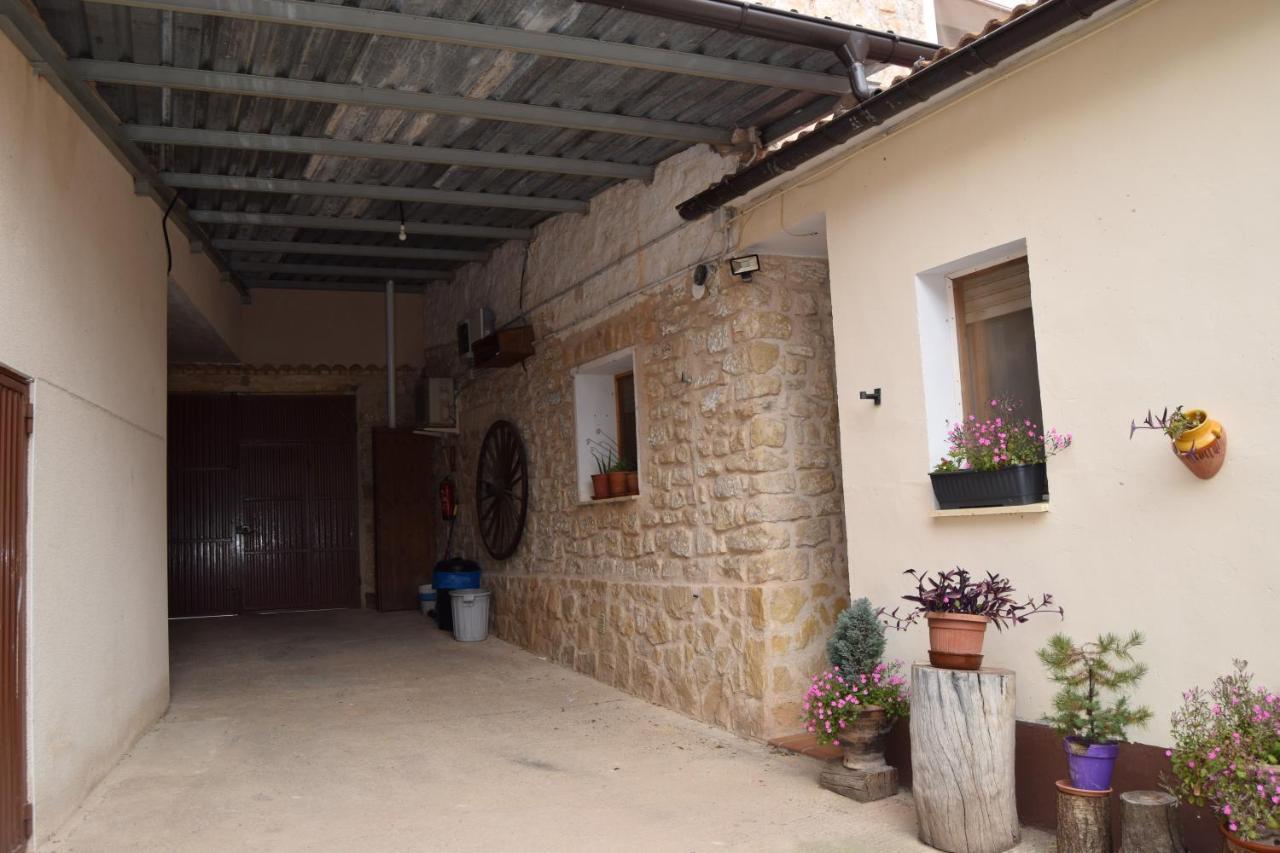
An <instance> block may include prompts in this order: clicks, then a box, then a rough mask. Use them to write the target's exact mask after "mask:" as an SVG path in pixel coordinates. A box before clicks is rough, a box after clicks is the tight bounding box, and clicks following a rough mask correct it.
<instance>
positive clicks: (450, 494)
mask: <svg viewBox="0 0 1280 853" xmlns="http://www.w3.org/2000/svg"><path fill="white" fill-rule="evenodd" d="M440 517H441V518H442V519H444V520H445V521H453V520H454V519H455V518H457V517H458V492H457V489H456V488H454V485H453V480H452V479H451V478H449V477H445V478H444V479H443V480H441V481H440Z"/></svg>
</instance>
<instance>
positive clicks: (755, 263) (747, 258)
mask: <svg viewBox="0 0 1280 853" xmlns="http://www.w3.org/2000/svg"><path fill="white" fill-rule="evenodd" d="M758 269H760V256H759V255H744V256H742V257H741V258H732V259H730V261H729V272H731V273H733V274H734V275H736V276H738V278H740V279H742V280H743V281H751V274H752V273H753V272H755V271H757V270H758Z"/></svg>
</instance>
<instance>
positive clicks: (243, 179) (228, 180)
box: [160, 172, 591, 213]
mask: <svg viewBox="0 0 1280 853" xmlns="http://www.w3.org/2000/svg"><path fill="white" fill-rule="evenodd" d="M160 180H162V181H164V182H165V184H166V185H168V186H171V187H181V188H183V189H191V190H223V191H229V192H243V193H280V194H284V195H310V196H338V197H345V198H371V199H378V200H380V201H407V202H412V203H414V204H452V205H460V206H463V207H486V208H492V207H502V208H511V209H514V210H545V211H549V212H551V213H586V212H587V211H588V210H590V209H591V206H590V205H589V204H587V203H586V202H585V201H574V200H573V199H567V198H546V197H541V196H525V195H503V194H501V193H474V192H462V191H459V190H433V189H419V188H417V187H393V186H386V185H382V184H343V183H335V182H330V181H297V180H289V179H284V178H251V177H247V176H239V175H198V174H189V173H185V172H161V173H160Z"/></svg>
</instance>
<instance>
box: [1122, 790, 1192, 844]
mask: <svg viewBox="0 0 1280 853" xmlns="http://www.w3.org/2000/svg"><path fill="white" fill-rule="evenodd" d="M1120 823H1121V829H1120V850H1119V853H1186V849H1187V847H1186V845H1185V844H1183V842H1182V822H1181V821H1179V820H1178V798H1177V797H1175V796H1173V794H1166V793H1165V792H1164V791H1125V792H1124V793H1123V794H1121V795H1120Z"/></svg>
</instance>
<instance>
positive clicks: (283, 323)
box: [240, 284, 452, 366]
mask: <svg viewBox="0 0 1280 853" xmlns="http://www.w3.org/2000/svg"><path fill="white" fill-rule="evenodd" d="M434 286H435V287H448V286H449V285H447V284H443V285H434ZM424 300H425V297H423V296H422V295H421V294H410V293H397V294H396V299H395V309H396V363H397V364H400V365H405V364H408V365H413V366H421V364H422V358H423V348H424V346H425V344H424V339H423V325H422V317H423V310H424V306H425V304H426V303H425V301H424ZM386 310H387V308H386V297H384V296H383V295H382V294H381V293H342V292H329V291H304V290H255V291H254V292H253V302H252V304H250V305H245V306H244V307H243V308H242V312H243V314H242V316H243V323H244V345H243V346H242V347H241V350H240V356H241V361H243V362H245V363H246V364H343V365H351V364H386V363H387V349H386V347H387V344H386V325H387V315H386ZM449 328H450V329H452V326H450V327H449Z"/></svg>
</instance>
